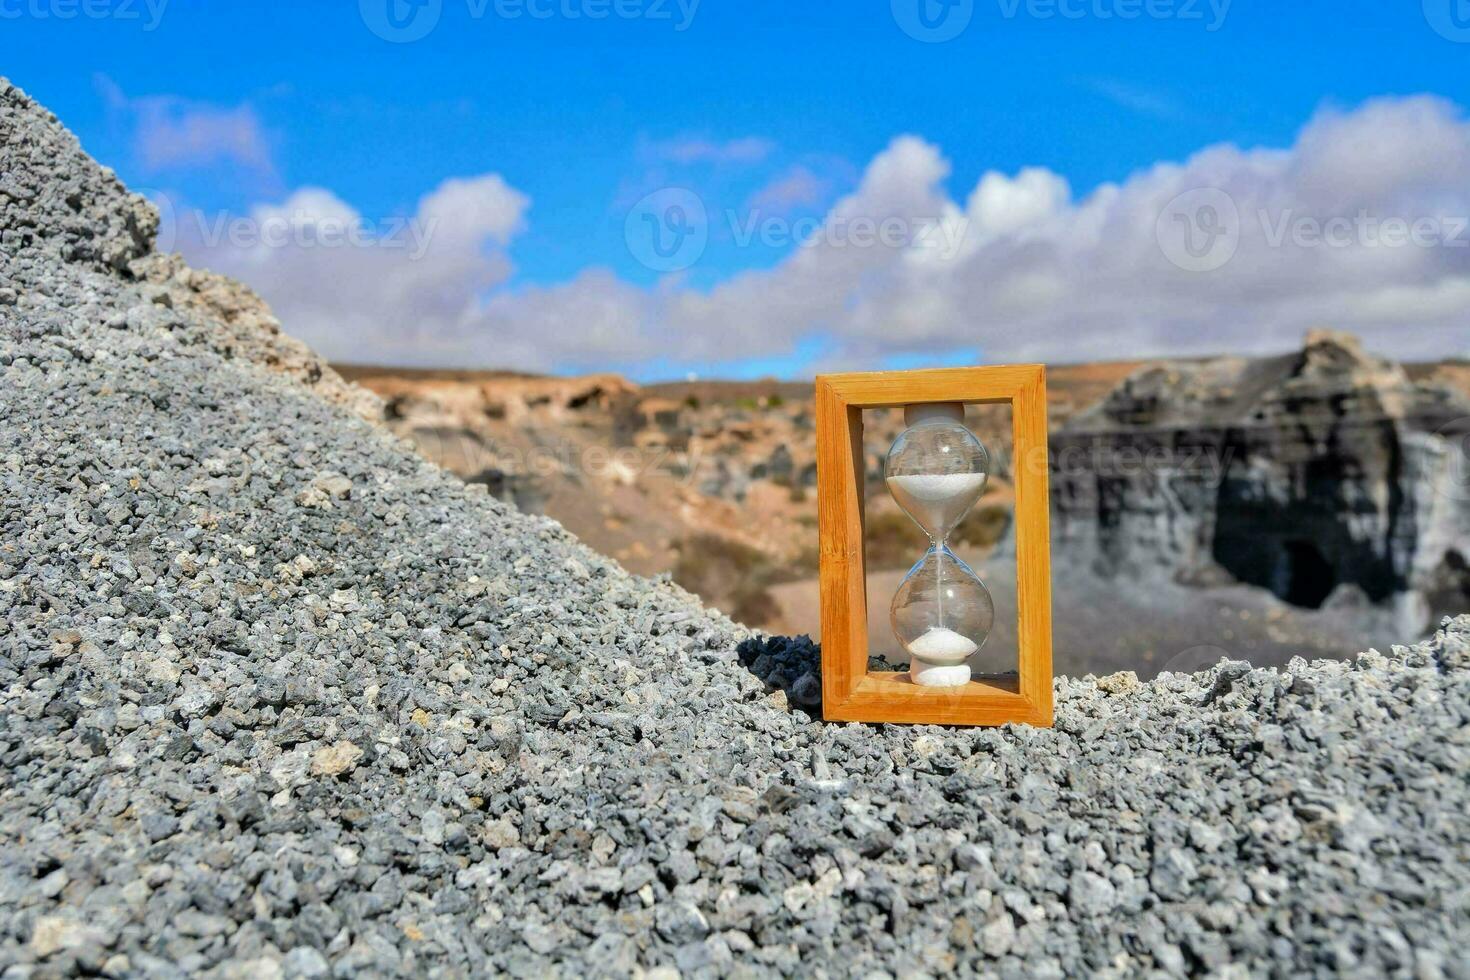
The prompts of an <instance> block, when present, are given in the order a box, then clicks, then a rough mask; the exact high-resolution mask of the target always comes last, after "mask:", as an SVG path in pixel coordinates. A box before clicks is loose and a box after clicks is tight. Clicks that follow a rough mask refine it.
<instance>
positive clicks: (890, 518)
mask: <svg viewBox="0 0 1470 980" xmlns="http://www.w3.org/2000/svg"><path fill="white" fill-rule="evenodd" d="M1010 524H1011V512H1010V508H1008V507H1002V506H1000V505H997V504H990V505H983V506H977V507H976V508H975V509H974V510H972V511H970V513H969V514H968V515H966V517H965V519H964V520H963V521H961V522H960V526H959V527H957V528H955V529H954V532H953V533H952V534H951V535H950V545H951V546H961V545H962V546H965V547H969V548H989V547H991V546H992V545H994V544H995V543H996V542H997V541H999V540H1000V539H1001V536H1002V535H1004V534H1005V532H1006V529H1007V528H1008V527H1010ZM866 543H867V555H868V559H867V560H868V567H869V568H871V569H879V568H908V567H910V566H911V565H913V563H914V562H916V561H918V560H919V556H920V555H922V554H923V553H924V549H925V548H927V547H929V539H928V538H927V537H925V535H924V532H923V531H921V530H919V526H918V525H917V524H915V523H914V522H913V520H912V519H910V517H909V516H908V515H907V514H905V513H903V512H902V511H895V510H887V511H883V512H882V513H879V514H870V515H868V526H867V542H866Z"/></svg>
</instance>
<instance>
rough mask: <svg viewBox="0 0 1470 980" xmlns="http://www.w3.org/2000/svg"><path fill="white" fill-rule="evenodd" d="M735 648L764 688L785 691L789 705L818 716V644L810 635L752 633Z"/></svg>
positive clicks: (819, 674) (820, 715) (741, 660)
mask: <svg viewBox="0 0 1470 980" xmlns="http://www.w3.org/2000/svg"><path fill="white" fill-rule="evenodd" d="M735 652H736V653H737V654H739V656H740V663H741V664H743V665H744V666H745V669H746V670H748V671H750V672H751V673H752V674H754V675H755V676H756V677H757V678H758V679H759V680H760V681H761V683H763V684H765V685H766V690H768V691H777V690H779V691H784V692H786V699H787V700H788V701H789V702H790V703H791V704H792V705H793V706H795V707H798V708H801V709H802V710H803V711H805V712H806V713H807V714H809V715H811V716H812V717H813V718H816V719H818V720H820V719H821V717H822V648H821V647H820V646H818V645H817V644H815V643H813V642H812V638H811V637H810V636H805V635H802V636H752V637H751V638H750V639H748V640H745V641H744V642H743V643H741V644H740V646H738V647H736V648H735Z"/></svg>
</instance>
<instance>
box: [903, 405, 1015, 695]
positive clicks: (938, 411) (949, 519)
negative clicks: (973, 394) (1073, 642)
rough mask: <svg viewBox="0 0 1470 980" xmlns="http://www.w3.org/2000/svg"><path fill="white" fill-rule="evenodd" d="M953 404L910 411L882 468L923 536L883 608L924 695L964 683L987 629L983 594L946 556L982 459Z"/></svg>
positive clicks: (977, 486)
mask: <svg viewBox="0 0 1470 980" xmlns="http://www.w3.org/2000/svg"><path fill="white" fill-rule="evenodd" d="M964 417H965V409H964V406H963V405H962V404H960V403H959V402H937V403H931V404H927V405H910V406H907V407H906V408H905V409H904V424H905V425H907V426H908V428H906V429H905V430H904V431H903V433H902V434H901V435H900V436H899V437H898V438H897V439H896V440H895V441H894V443H893V447H892V448H891V449H889V450H888V457H887V459H886V460H885V461H884V466H883V476H884V478H885V480H886V481H887V483H888V490H889V492H890V493H892V494H893V499H894V500H896V501H897V502H898V506H900V507H902V508H903V510H904V512H905V513H907V514H908V515H909V517H911V518H913V520H914V523H916V524H918V525H919V527H920V528H921V529H922V530H923V531H924V533H925V534H926V535H928V536H929V550H928V551H926V552H924V557H922V558H920V559H919V561H918V563H917V564H915V565H914V567H913V568H911V569H909V573H908V575H906V576H904V580H903V582H902V583H900V585H899V587H898V591H897V592H895V593H894V595H893V603H892V605H891V606H890V607H889V621H890V622H891V624H892V626H893V632H894V635H895V636H897V637H898V642H899V644H900V645H902V647H903V649H904V651H905V652H906V653H908V655H909V660H910V665H909V677H910V678H911V679H912V680H913V682H914V683H915V684H919V685H922V686H924V687H954V686H959V685H963V684H966V683H968V682H969V680H970V666H969V664H968V663H967V661H968V660H969V658H970V656H971V655H973V654H974V653H975V652H976V651H978V650H979V649H980V648H981V647H982V646H984V645H985V640H986V639H987V638H988V637H989V636H990V627H991V624H992V623H994V621H995V603H994V601H993V600H992V599H991V597H990V590H989V589H987V588H986V587H985V584H984V583H983V582H981V581H980V579H979V577H977V576H976V575H975V573H974V572H973V571H971V570H970V567H969V566H968V565H966V564H965V563H964V562H962V561H960V560H959V558H957V557H955V554H954V552H952V551H950V549H949V542H948V539H949V535H950V532H951V531H953V530H954V529H955V526H956V525H958V524H959V523H960V521H962V520H963V519H964V517H965V515H966V514H968V513H969V512H970V508H971V507H973V506H974V505H975V501H977V500H979V499H980V495H981V494H982V493H984V492H985V481H986V479H987V478H988V477H989V475H990V454H989V453H988V452H986V450H985V446H984V445H983V444H982V443H981V442H980V440H979V439H977V438H975V436H974V434H973V433H972V432H970V430H969V429H967V428H965V426H964V421H963V420H964Z"/></svg>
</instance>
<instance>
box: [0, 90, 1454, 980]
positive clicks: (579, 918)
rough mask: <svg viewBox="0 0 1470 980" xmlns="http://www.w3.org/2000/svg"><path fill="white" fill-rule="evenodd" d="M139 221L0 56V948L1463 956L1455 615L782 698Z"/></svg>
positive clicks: (714, 640) (249, 971)
mask: <svg viewBox="0 0 1470 980" xmlns="http://www.w3.org/2000/svg"><path fill="white" fill-rule="evenodd" d="M155 221H156V219H155V217H154V216H153V214H152V212H151V211H150V209H149V208H148V207H147V206H146V205H145V203H144V202H142V201H141V200H140V199H138V198H135V197H131V196H129V195H128V194H127V193H126V191H125V190H124V188H123V187H121V186H120V185H119V184H118V182H117V181H116V180H115V179H114V178H113V177H112V176H111V175H110V173H108V172H106V171H104V170H103V169H102V168H100V167H98V166H97V165H96V164H95V163H93V162H92V161H91V160H90V159H88V158H87V157H85V155H84V154H83V153H82V152H81V150H80V149H79V148H78V146H77V144H76V142H75V140H74V139H73V138H72V137H71V136H70V135H69V134H67V133H66V131H65V130H64V129H63V128H62V127H61V126H60V125H59V124H58V123H57V122H56V120H55V119H54V118H52V117H50V116H49V115H48V114H46V113H45V112H44V110H41V109H40V108H38V107H37V106H35V105H34V104H33V103H32V102H31V101H30V100H29V99H28V98H27V97H25V96H24V95H23V94H22V93H21V92H19V91H18V90H16V89H14V88H12V87H10V86H9V85H8V84H6V83H4V82H0V262H3V265H0V275H3V280H0V481H3V501H4V503H3V509H0V613H3V618H0V622H3V624H4V626H3V635H4V642H3V644H0V974H3V976H5V977H24V976H52V975H61V974H67V973H72V972H90V973H96V972H100V973H103V974H106V975H109V976H133V975H146V976H196V975H212V976H220V977H275V976H284V977H324V976H329V975H335V976H372V975H382V976H396V975H421V974H429V975H443V976H460V975H466V974H489V973H509V974H512V975H522V976H543V975H564V976H584V975H612V976H626V975H638V974H640V973H643V974H644V975H649V976H663V977H673V976H675V975H682V976H720V975H768V974H801V975H833V976H836V975H849V974H864V975H924V974H935V975H937V974H941V973H948V972H950V971H954V970H957V969H958V970H959V971H961V972H964V973H980V972H985V973H996V974H999V975H1002V976H1016V977H1020V976H1028V977H1030V976H1043V977H1044V976H1062V975H1064V974H1094V975H1119V976H1121V975H1130V976H1131V975H1137V974H1146V973H1157V974H1160V975H1165V974H1182V973H1197V972H1213V973H1215V974H1217V975H1220V976H1244V975H1247V974H1260V973H1266V974H1269V973H1277V974H1287V973H1290V974H1302V973H1305V974H1329V973H1349V974H1359V975H1364V976H1376V975H1381V974H1384V973H1396V974H1405V975H1416V976H1419V977H1425V978H1432V977H1436V976H1442V975H1443V976H1465V975H1467V967H1466V961H1465V958H1464V956H1463V943H1462V940H1463V935H1464V934H1465V931H1466V929H1467V926H1470V921H1467V920H1470V916H1467V908H1470V861H1467V857H1470V853H1467V850H1470V848H1467V844H1470V821H1467V818H1466V811H1467V809H1470V777H1467V760H1470V724H1467V714H1470V617H1461V618H1460V619H1457V620H1454V621H1446V625H1445V627H1444V629H1443V630H1442V631H1441V632H1440V634H1439V635H1438V636H1437V637H1436V638H1435V639H1434V640H1433V641H1432V642H1429V643H1426V644H1421V645H1417V646H1413V647H1409V648H1395V649H1394V652H1393V653H1392V654H1390V655H1381V654H1377V653H1370V654H1365V655H1362V656H1361V657H1359V658H1358V660H1357V661H1356V662H1355V663H1351V664H1347V663H1331V662H1321V663H1315V664H1307V663H1304V662H1300V661H1297V662H1294V663H1293V664H1292V665H1291V666H1290V667H1289V668H1288V669H1287V670H1286V671H1284V672H1275V671H1261V670H1254V671H1253V670H1251V669H1250V668H1249V667H1248V666H1246V665H1245V664H1239V663H1227V664H1224V665H1221V666H1219V667H1217V668H1215V669H1214V670H1211V671H1209V672H1205V673H1201V674H1195V675H1179V674H1165V675H1162V676H1161V677H1160V678H1159V679H1158V680H1157V681H1155V682H1153V683H1149V684H1139V683H1138V682H1137V681H1136V680H1134V679H1133V678H1132V677H1131V675H1127V674H1120V675H1112V676H1111V677H1107V678H1103V679H1101V680H1094V679H1090V678H1089V679H1083V680H1075V679H1059V680H1058V681H1057V711H1056V716H1057V724H1056V728H1055V729H1054V730H1033V729H1024V728H1023V729H1015V730H1010V729H1007V730H945V729H940V728H926V727H884V726H860V725H824V724H822V723H821V722H820V721H818V720H817V716H818V715H819V713H820V712H819V706H818V705H817V704H816V703H815V700H816V699H817V698H819V697H820V687H819V685H818V684H817V683H816V677H815V675H814V669H815V666H816V653H815V651H814V649H813V648H812V647H811V644H810V643H808V642H806V641H805V640H786V639H781V638H768V637H761V636H753V635H751V634H749V633H748V632H747V631H745V630H743V629H741V628H739V627H736V626H734V625H732V624H731V623H730V622H729V621H728V620H727V619H725V618H724V617H722V616H720V615H718V614H717V613H714V612H710V611H706V610H704V609H702V608H700V606H699V605H698V604H697V603H696V602H694V601H693V600H692V599H691V598H690V597H689V596H688V595H687V594H685V593H684V592H682V591H681V590H679V589H678V588H676V587H675V586H673V585H671V584H669V583H667V582H664V581H652V582H651V581H646V580H642V579H638V578H634V577H632V576H630V575H628V574H627V573H625V572H624V571H622V570H621V569H620V568H619V567H618V566H616V565H615V564H613V563H612V562H611V561H609V560H607V559H605V558H602V557H600V556H598V555H596V554H593V553H591V552H590V551H588V550H587V549H585V548H584V547H582V546H581V545H579V544H578V543H577V542H576V541H574V540H573V539H571V538H570V536H569V535H567V534H566V532H564V531H563V530H562V529H561V528H560V527H559V526H557V525H556V524H554V523H552V522H551V521H548V520H545V519H537V518H532V517H526V516H522V515H520V514H518V513H516V512H514V511H513V510H511V509H510V508H508V507H506V506H505V505H502V504H501V503H499V502H497V501H496V500H494V499H492V498H490V497H488V496H486V495H485V494H484V492H483V490H482V489H480V488H477V487H466V486H464V485H463V484H461V483H459V482H458V481H457V480H455V479H454V478H452V477H450V476H447V475H446V474H444V473H443V472H441V471H439V470H437V469H435V468H434V467H432V466H430V465H428V464H426V463H424V462H421V461H420V460H419V459H418V458H417V457H415V456H414V455H413V454H412V452H411V451H410V450H409V449H408V447H407V446H406V445H405V444H402V443H399V442H397V441H395V440H394V439H393V438H392V437H390V436H388V435H387V434H385V433H384V432H382V431H380V430H378V429H376V428H374V427H373V426H372V425H370V424H369V423H367V422H366V421H364V420H362V419H361V418H359V417H358V416H357V415H355V414H354V413H353V411H352V410H351V404H350V403H351V401H352V400H353V398H355V397H356V395H354V394H353V393H352V392H351V390H350V389H348V388H345V387H343V386H341V385H340V382H339V381H337V380H336V379H335V378H334V377H333V376H331V375H330V373H329V372H327V371H325V369H323V368H321V367H320V366H319V365H318V366H317V367H316V368H313V367H311V366H310V363H309V357H310V355H309V353H302V352H301V351H300V350H299V349H297V348H294V347H292V345H291V343H290V342H289V341H287V340H285V339H284V338H281V337H280V336H279V335H277V334H276V333H274V328H273V327H272V326H271V324H270V322H269V318H268V316H266V315H263V314H259V315H255V316H254V319H253V320H252V321H251V322H250V323H244V322H243V321H241V320H239V318H238V317H236V318H234V319H233V320H232V317H231V315H230V314H229V313H228V312H227V311H225V309H224V307H226V306H228V305H229V304H230V303H247V304H248V302H253V301H247V300H244V299H240V298H239V296H243V295H245V294H244V293H243V292H240V293H239V295H235V294H234V293H232V292H231V289H230V288H225V287H222V286H221V285H220V281H219V280H218V279H217V277H209V276H205V275H202V274H197V273H192V272H190V270H187V269H185V268H183V267H182V266H181V265H179V264H178V263H177V262H176V261H170V260H163V259H159V258H158V257H156V256H149V254H148V252H149V250H150V248H151V241H152V235H153V231H154V224H155ZM324 288H326V287H325V286H324ZM206 293H209V294H212V295H213V297H214V298H212V299H208V298H206V297H204V294H206ZM220 294H230V295H232V296H235V298H233V299H230V298H228V297H227V298H226V300H225V301H221V300H219V295H220ZM319 391H325V392H326V394H328V396H329V397H327V398H323V397H320V394H319ZM768 682H769V683H768ZM1457 934H1458V936H1459V940H1458V941H1457V940H1455V937H1456V935H1457Z"/></svg>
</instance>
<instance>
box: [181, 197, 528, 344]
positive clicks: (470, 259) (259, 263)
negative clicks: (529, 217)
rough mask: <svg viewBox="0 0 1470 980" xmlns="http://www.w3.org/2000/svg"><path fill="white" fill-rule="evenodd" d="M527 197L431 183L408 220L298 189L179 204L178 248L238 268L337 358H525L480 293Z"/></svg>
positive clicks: (498, 266) (202, 260)
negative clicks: (248, 205)
mask: <svg viewBox="0 0 1470 980" xmlns="http://www.w3.org/2000/svg"><path fill="white" fill-rule="evenodd" d="M529 206H530V199H529V198H528V197H526V196H525V195H524V194H521V193H520V192H518V191H516V190H515V189H513V188H511V187H510V186H509V185H508V184H506V183H505V181H504V180H503V179H501V178H500V177H499V176H498V175H495V174H489V175H486V176H482V177H474V178H468V179H451V180H447V181H445V182H443V183H442V184H440V185H439V186H438V187H437V188H436V189H434V190H433V191H432V192H430V193H429V194H427V195H426V196H425V197H424V198H423V199H422V200H421V201H420V202H419V206H418V209H417V211H416V213H415V214H414V215H412V216H409V217H406V218H386V219H381V220H375V221H368V220H366V219H364V218H363V216H362V215H361V214H360V213H359V212H358V211H357V210H356V209H355V208H353V207H351V206H350V205H349V204H347V203H346V202H344V201H342V200H341V199H339V198H338V197H336V195H334V194H333V193H332V192H330V191H328V190H325V189H322V188H313V187H307V188H302V189H300V190H298V191H296V192H295V193H293V194H291V195H290V196H289V197H288V198H287V199H286V200H284V201H282V202H280V203H277V204H266V205H260V206H257V207H255V208H253V209H252V210H251V212H250V215H249V216H248V217H247V218H244V219H241V218H239V217H232V216H229V215H207V214H203V213H201V212H198V211H178V212H177V214H176V218H175V221H176V225H177V227H176V229H175V235H176V239H177V241H178V250H179V251H181V252H183V253H184V254H185V255H186V256H187V257H189V259H190V260H191V261H193V262H195V263H196V264H199V265H204V266H208V267H209V268H212V269H215V270H217V271H220V272H225V273H228V274H230V275H233V276H236V277H238V278H240V279H241V280H243V281H245V282H246V283H248V284H250V285H251V286H253V287H254V288H255V289H256V290H257V291H259V292H260V293H261V295H262V296H264V297H265V298H266V300H267V301H269V302H270V303H271V305H272V307H273V308H274V310H275V312H276V314H277V316H279V317H280V318H281V320H282V321H283V322H284V323H285V324H286V325H287V329H288V330H289V331H290V332H291V333H292V334H294V335H295V336H298V337H300V338H301V339H303V340H305V341H306V342H307V343H309V344H311V345H312V346H313V347H315V348H316V349H317V350H318V351H320V352H321V353H323V354H325V355H326V356H328V357H329V358H334V359H337V360H342V361H356V362H376V363H402V364H439V365H456V364H464V363H468V362H466V361H465V360H464V358H466V357H472V358H474V359H476V362H478V363H486V364H501V363H522V362H523V361H524V359H525V358H526V357H527V356H528V351H526V350H524V349H522V348H521V347H520V346H518V345H517V344H516V343H515V342H514V341H513V340H512V339H511V338H509V337H499V336H496V335H495V334H494V333H493V332H492V331H490V330H488V329H487V327H486V324H485V323H484V320H483V316H482V314H481V313H480V310H479V299H478V296H479V295H480V294H481V293H483V292H484V291H486V290H488V289H491V288H492V287H495V286H499V285H501V284H503V283H505V282H506V281H507V280H508V279H509V277H510V274H511V271H512V268H511V263H510V260H509V258H508V257H507V256H506V254H505V250H504V246H505V245H506V244H507V243H508V242H509V241H510V239H511V238H512V237H513V236H514V235H515V233H516V232H517V231H518V230H519V229H520V228H521V227H522V225H523V223H524V218H525V212H526V210H527V209H528V208H529Z"/></svg>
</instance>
